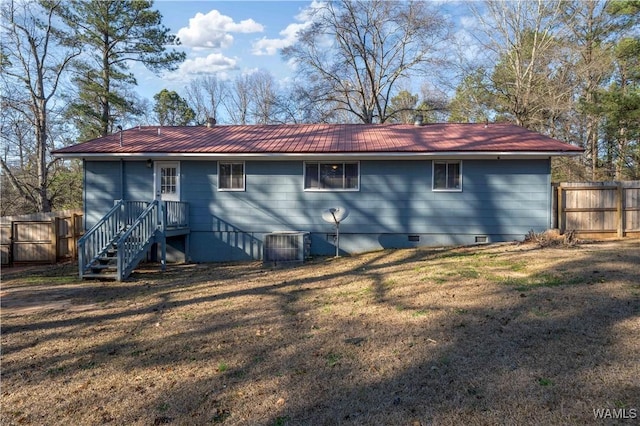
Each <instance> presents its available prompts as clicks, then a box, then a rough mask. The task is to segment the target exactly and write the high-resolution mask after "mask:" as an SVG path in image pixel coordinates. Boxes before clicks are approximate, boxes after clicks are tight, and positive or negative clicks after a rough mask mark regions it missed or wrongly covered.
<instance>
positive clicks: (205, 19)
mask: <svg viewBox="0 0 640 426" xmlns="http://www.w3.org/2000/svg"><path fill="white" fill-rule="evenodd" d="M262 31H264V27H263V26H262V25H261V24H259V23H257V22H256V21H254V20H253V19H245V20H244V21H240V22H237V23H236V22H233V19H232V18H230V17H229V16H226V15H222V14H221V13H220V12H218V11H217V10H215V9H214V10H212V11H211V12H209V13H207V14H206V15H205V14H203V13H200V12H198V13H196V15H195V16H194V17H193V18H191V19H189V26H188V27H183V28H180V30H178V33H177V36H178V39H179V40H180V42H181V43H182V45H184V46H187V47H193V48H226V47H229V46H231V44H233V36H232V35H231V34H229V33H256V32H262Z"/></svg>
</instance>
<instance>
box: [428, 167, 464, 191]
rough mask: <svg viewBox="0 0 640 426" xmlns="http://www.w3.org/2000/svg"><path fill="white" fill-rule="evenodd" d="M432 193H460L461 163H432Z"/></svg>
mask: <svg viewBox="0 0 640 426" xmlns="http://www.w3.org/2000/svg"><path fill="white" fill-rule="evenodd" d="M433 190H434V191H462V162H461V161H434V162H433Z"/></svg>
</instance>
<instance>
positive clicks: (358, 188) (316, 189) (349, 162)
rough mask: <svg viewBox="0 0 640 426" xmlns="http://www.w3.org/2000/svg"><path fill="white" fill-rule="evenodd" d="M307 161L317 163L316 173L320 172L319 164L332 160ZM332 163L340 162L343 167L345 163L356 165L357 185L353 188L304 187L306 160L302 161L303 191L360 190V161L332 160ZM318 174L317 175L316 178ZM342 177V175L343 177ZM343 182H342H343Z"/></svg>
mask: <svg viewBox="0 0 640 426" xmlns="http://www.w3.org/2000/svg"><path fill="white" fill-rule="evenodd" d="M308 162H309V163H317V164H318V174H319V173H320V164H327V163H331V162H332V161H320V160H314V161H308ZM333 162H334V163H338V162H339V163H342V164H343V167H344V164H345V163H348V164H357V165H358V186H357V187H355V188H306V187H305V182H306V181H307V161H303V162H302V190H303V191H304V192H360V161H333ZM319 178H320V176H318V179H319ZM343 178H344V177H343ZM343 184H344V182H343Z"/></svg>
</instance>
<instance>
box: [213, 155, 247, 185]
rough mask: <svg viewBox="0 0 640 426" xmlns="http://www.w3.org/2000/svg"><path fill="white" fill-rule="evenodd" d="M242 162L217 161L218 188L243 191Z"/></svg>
mask: <svg viewBox="0 0 640 426" xmlns="http://www.w3.org/2000/svg"><path fill="white" fill-rule="evenodd" d="M244 180H245V179H244V163H222V162H220V163H218V190H224V191H244Z"/></svg>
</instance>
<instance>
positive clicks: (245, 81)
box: [224, 74, 251, 124]
mask: <svg viewBox="0 0 640 426" xmlns="http://www.w3.org/2000/svg"><path fill="white" fill-rule="evenodd" d="M250 93H251V79H250V78H249V75H246V74H244V75H240V76H238V77H236V79H235V80H234V81H233V83H232V84H231V86H230V88H229V96H227V97H226V98H225V102H224V107H225V109H226V110H227V113H228V114H229V118H230V120H231V123H233V124H247V123H248V120H249V105H250V102H251V94H250Z"/></svg>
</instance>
